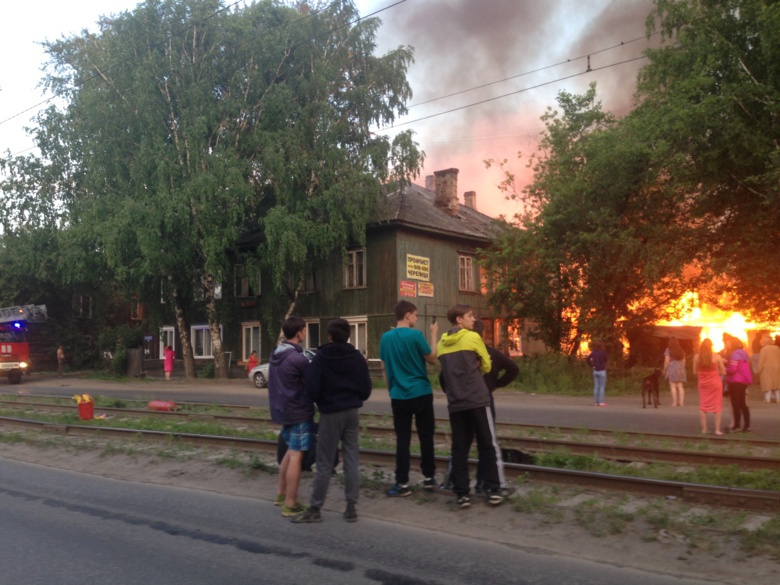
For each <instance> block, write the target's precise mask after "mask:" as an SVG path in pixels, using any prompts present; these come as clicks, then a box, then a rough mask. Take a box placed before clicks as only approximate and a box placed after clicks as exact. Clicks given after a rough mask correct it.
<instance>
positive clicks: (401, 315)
mask: <svg viewBox="0 0 780 585" xmlns="http://www.w3.org/2000/svg"><path fill="white" fill-rule="evenodd" d="M394 313H395V319H396V326H395V328H394V329H391V330H390V331H387V332H386V333H384V334H383V335H382V339H381V340H380V342H379V357H380V358H381V359H382V367H383V370H384V373H385V377H386V379H387V387H388V390H389V392H390V404H391V407H392V410H393V429H394V430H395V485H393V487H392V488H390V490H388V492H387V495H388V496H390V497H405V496H408V495H410V494H411V493H412V490H411V489H410V488H409V446H410V443H411V440H412V421H413V420H414V426H415V427H416V429H417V438H418V439H419V441H420V470H421V471H422V474H423V478H424V479H423V488H425V489H429V490H432V489H433V488H435V487H436V478H435V477H434V476H435V473H436V461H435V457H434V450H433V434H434V431H435V429H436V421H435V417H434V412H433V390H432V389H431V382H430V380H429V379H428V370H427V367H426V362H427V363H429V364H431V365H434V364H435V363H436V350H435V349H431V345H432V346H433V347H436V338H437V337H438V336H439V325H438V324H437V323H436V321H435V319H434V322H433V324H431V330H430V335H431V345H428V342H427V341H426V340H425V336H424V335H423V334H422V332H421V331H419V330H418V329H415V328H414V327H415V325H416V324H417V307H416V306H415V305H414V304H413V303H410V302H409V301H405V300H400V301H398V303H396V305H395V309H394Z"/></svg>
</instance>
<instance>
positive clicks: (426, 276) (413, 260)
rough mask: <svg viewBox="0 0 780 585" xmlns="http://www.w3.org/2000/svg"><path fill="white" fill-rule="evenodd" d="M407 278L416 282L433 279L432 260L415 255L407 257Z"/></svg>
mask: <svg viewBox="0 0 780 585" xmlns="http://www.w3.org/2000/svg"><path fill="white" fill-rule="evenodd" d="M406 278H413V279H414V280H425V281H428V280H430V279H431V259H430V258H425V257H423V256H415V255H414V254H407V255H406Z"/></svg>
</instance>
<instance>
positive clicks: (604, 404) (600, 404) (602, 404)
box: [599, 402, 607, 406]
mask: <svg viewBox="0 0 780 585" xmlns="http://www.w3.org/2000/svg"><path fill="white" fill-rule="evenodd" d="M599 406H607V403H606V402H600V403H599Z"/></svg>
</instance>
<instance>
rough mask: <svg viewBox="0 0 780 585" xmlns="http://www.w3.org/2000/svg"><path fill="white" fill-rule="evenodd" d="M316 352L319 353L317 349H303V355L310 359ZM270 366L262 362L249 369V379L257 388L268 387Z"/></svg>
mask: <svg viewBox="0 0 780 585" xmlns="http://www.w3.org/2000/svg"><path fill="white" fill-rule="evenodd" d="M315 353H317V350H316V349H304V350H303V355H305V356H306V357H307V358H309V361H311V360H312V358H313V357H314V354H315ZM268 366H269V363H268V362H265V363H264V364H260V365H259V366H255V367H254V368H252V369H251V370H249V381H250V382H252V383H253V384H254V385H255V386H256V387H257V388H267V387H268Z"/></svg>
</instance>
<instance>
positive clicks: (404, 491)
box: [386, 483, 412, 498]
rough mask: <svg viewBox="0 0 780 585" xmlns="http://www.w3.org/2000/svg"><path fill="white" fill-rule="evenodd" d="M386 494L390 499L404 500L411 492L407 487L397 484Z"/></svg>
mask: <svg viewBox="0 0 780 585" xmlns="http://www.w3.org/2000/svg"><path fill="white" fill-rule="evenodd" d="M386 493H387V495H388V496H390V497H391V498H405V497H406V496H411V495H412V490H411V489H409V486H408V485H401V484H398V483H397V484H395V485H394V486H393V487H391V488H390V489H389V490H387V492H386Z"/></svg>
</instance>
